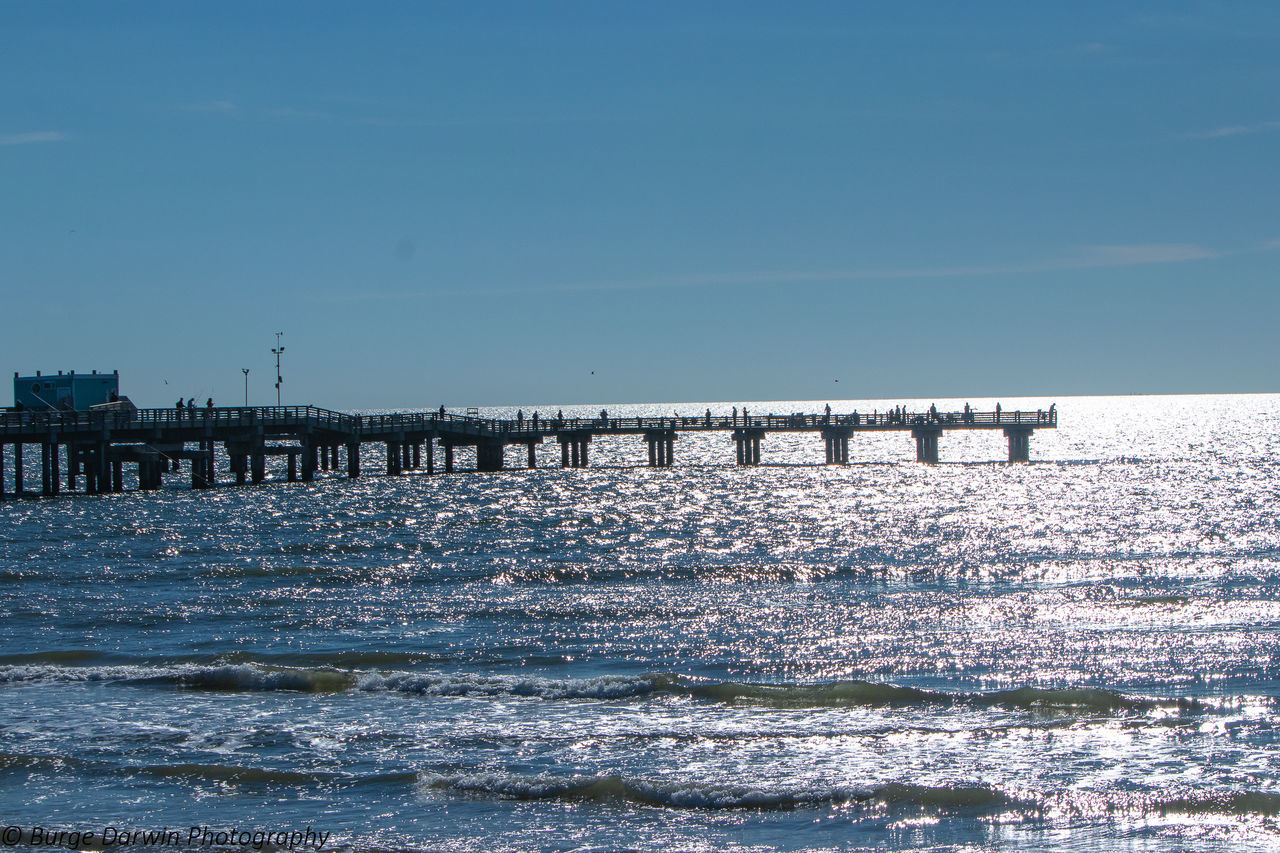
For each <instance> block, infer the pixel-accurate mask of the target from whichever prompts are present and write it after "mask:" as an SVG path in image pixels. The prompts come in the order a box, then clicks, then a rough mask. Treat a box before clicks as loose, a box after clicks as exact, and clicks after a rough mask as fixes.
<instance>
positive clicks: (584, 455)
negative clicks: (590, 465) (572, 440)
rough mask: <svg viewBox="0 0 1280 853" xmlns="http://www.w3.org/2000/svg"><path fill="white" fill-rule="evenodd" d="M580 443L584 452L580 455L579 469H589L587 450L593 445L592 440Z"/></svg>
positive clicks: (587, 439)
mask: <svg viewBox="0 0 1280 853" xmlns="http://www.w3.org/2000/svg"><path fill="white" fill-rule="evenodd" d="M578 443H579V444H580V445H582V450H581V451H580V452H579V453H578V467H579V468H586V467H587V448H588V447H589V446H590V445H591V439H590V438H583V439H579V441H578Z"/></svg>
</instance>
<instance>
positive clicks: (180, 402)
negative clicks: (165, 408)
mask: <svg viewBox="0 0 1280 853" xmlns="http://www.w3.org/2000/svg"><path fill="white" fill-rule="evenodd" d="M174 406H175V407H176V408H177V409H178V411H182V410H183V409H184V408H185V406H183V405H182V398H181V397H179V398H178V402H176V403H174Z"/></svg>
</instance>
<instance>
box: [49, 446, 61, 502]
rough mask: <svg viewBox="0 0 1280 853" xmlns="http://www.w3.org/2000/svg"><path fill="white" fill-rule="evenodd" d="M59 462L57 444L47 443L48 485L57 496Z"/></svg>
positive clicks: (59, 486)
mask: <svg viewBox="0 0 1280 853" xmlns="http://www.w3.org/2000/svg"><path fill="white" fill-rule="evenodd" d="M61 467H62V466H61V462H60V460H59V458H58V442H57V441H51V442H49V485H50V486H52V487H53V494H55V495H56V494H57V493H58V491H59V490H60V488H61V483H62V471H61V470H60V469H61Z"/></svg>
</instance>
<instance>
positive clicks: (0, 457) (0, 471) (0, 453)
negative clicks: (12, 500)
mask: <svg viewBox="0 0 1280 853" xmlns="http://www.w3.org/2000/svg"><path fill="white" fill-rule="evenodd" d="M2 500H4V442H0V501H2Z"/></svg>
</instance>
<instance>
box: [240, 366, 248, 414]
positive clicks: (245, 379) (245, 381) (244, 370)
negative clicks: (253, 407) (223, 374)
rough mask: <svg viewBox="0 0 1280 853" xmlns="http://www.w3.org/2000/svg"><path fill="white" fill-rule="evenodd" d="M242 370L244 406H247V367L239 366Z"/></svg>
mask: <svg viewBox="0 0 1280 853" xmlns="http://www.w3.org/2000/svg"><path fill="white" fill-rule="evenodd" d="M240 369H241V370H242V371H243V372H244V407H245V408H246V409H247V408H249V368H247V367H242V368H240Z"/></svg>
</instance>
